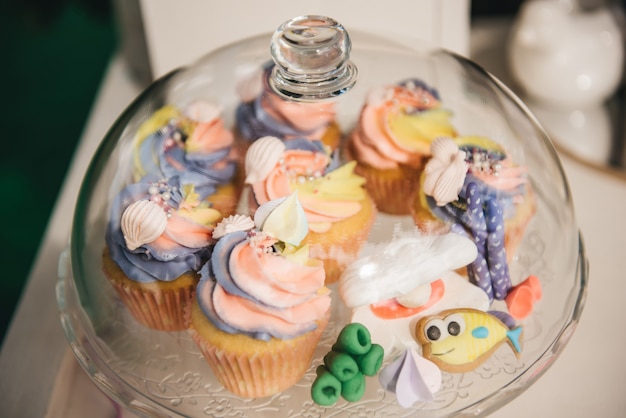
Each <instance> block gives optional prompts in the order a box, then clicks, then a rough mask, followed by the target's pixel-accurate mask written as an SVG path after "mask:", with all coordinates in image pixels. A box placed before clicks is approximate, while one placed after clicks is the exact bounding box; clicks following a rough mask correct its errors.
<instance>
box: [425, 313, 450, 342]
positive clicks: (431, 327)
mask: <svg viewBox="0 0 626 418" xmlns="http://www.w3.org/2000/svg"><path fill="white" fill-rule="evenodd" d="M446 329H447V328H446V324H445V323H444V322H443V321H442V320H441V319H438V318H436V319H432V320H430V321H428V322H427V323H426V326H425V327H424V333H425V334H426V338H427V339H428V340H429V341H439V340H441V339H443V338H446V337H447V336H448V332H447V331H446Z"/></svg>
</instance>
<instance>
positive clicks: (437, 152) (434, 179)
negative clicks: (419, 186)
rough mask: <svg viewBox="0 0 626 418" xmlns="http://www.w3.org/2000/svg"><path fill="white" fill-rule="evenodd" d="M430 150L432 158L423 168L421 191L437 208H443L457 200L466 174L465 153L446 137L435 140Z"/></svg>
mask: <svg viewBox="0 0 626 418" xmlns="http://www.w3.org/2000/svg"><path fill="white" fill-rule="evenodd" d="M430 150H431V153H432V155H433V157H432V158H431V159H430V160H429V161H428V163H426V167H425V168H424V176H425V177H424V185H423V190H424V193H425V194H427V195H428V196H432V197H433V199H435V202H436V203H437V205H438V206H443V205H445V204H447V203H450V202H454V201H455V200H457V199H458V198H459V192H460V191H461V188H462V187H463V182H464V181H465V176H466V174H467V164H466V163H465V151H461V150H459V147H458V146H457V145H456V144H455V143H454V140H453V139H452V138H447V137H440V138H437V139H435V140H434V141H433V142H432V144H431V147H430Z"/></svg>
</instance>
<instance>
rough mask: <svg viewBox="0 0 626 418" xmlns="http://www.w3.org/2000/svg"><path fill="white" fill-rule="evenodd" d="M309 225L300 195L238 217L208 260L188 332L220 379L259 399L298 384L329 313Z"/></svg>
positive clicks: (221, 232)
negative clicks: (308, 241) (307, 238)
mask: <svg viewBox="0 0 626 418" xmlns="http://www.w3.org/2000/svg"><path fill="white" fill-rule="evenodd" d="M307 231H308V227H307V222H306V217H305V216H304V212H303V210H302V206H301V205H300V203H299V202H298V199H297V197H296V193H294V194H292V195H290V196H289V197H288V198H286V199H281V200H279V201H272V202H269V203H268V204H266V205H264V206H261V208H259V210H258V211H257V214H256V215H255V219H254V221H252V219H251V218H250V217H247V216H243V215H234V216H231V217H228V218H226V219H225V220H223V221H222V222H221V223H220V224H219V225H218V226H217V228H216V229H215V237H216V238H217V237H219V239H218V240H217V243H216V245H215V248H214V251H213V256H212V257H211V260H210V261H209V262H208V263H207V264H205V265H204V267H203V268H202V270H201V272H200V275H201V278H200V282H199V283H198V286H197V292H196V298H195V300H194V303H193V305H192V307H191V312H190V318H191V328H190V332H191V335H192V337H193V340H194V341H195V342H196V343H197V344H198V346H199V347H200V349H201V351H202V354H203V355H204V357H205V358H206V360H207V362H208V363H209V366H210V367H211V369H212V370H213V373H214V374H215V376H216V378H217V379H218V381H219V382H220V383H221V384H223V385H224V387H225V388H226V389H227V390H228V391H230V392H232V393H233V394H235V395H238V396H241V397H245V398H259V397H265V396H270V395H273V394H275V393H278V392H281V391H283V390H285V389H287V388H289V387H291V386H293V385H294V384H296V383H297V382H298V381H299V380H300V379H301V378H302V376H303V375H304V373H305V372H306V371H307V369H308V368H309V367H310V364H311V360H312V357H313V353H314V350H315V348H316V346H317V343H318V341H319V338H320V336H321V334H322V333H323V331H324V329H325V327H326V325H327V323H328V320H329V317H330V302H331V300H330V296H329V290H328V289H327V288H326V287H324V268H323V264H322V262H321V261H319V260H314V259H311V258H309V254H308V246H307V245H306V244H302V242H303V238H304V237H305V235H306V233H307Z"/></svg>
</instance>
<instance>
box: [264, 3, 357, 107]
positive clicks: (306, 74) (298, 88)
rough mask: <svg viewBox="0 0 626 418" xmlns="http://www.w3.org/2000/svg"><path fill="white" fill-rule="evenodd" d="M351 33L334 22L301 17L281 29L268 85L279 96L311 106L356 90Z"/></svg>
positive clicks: (274, 42)
mask: <svg viewBox="0 0 626 418" xmlns="http://www.w3.org/2000/svg"><path fill="white" fill-rule="evenodd" d="M351 47H352V44H351V41H350V37H349V36H348V33H347V32H346V30H345V29H344V27H343V26H341V25H340V24H339V23H337V22H336V21H335V20H334V19H331V18H329V17H325V16H315V15H314V16H300V17H296V18H294V19H291V20H289V21H287V22H285V23H283V24H282V25H280V26H279V27H278V28H277V29H276V31H275V32H274V35H273V36H272V43H271V47H270V51H271V54H272V58H273V60H274V63H275V64H276V65H275V66H274V68H273V70H272V73H271V75H270V79H269V84H270V86H271V88H272V89H273V90H274V91H275V92H276V93H277V94H279V95H281V96H283V97H286V98H289V99H292V100H297V101H303V102H310V101H319V100H325V99H330V98H334V97H337V96H339V95H341V94H343V93H345V92H347V91H348V90H350V88H352V86H354V84H355V83H356V79H357V74H358V72H357V68H356V66H355V65H354V64H353V63H352V62H351V61H350V59H349V58H350V49H351Z"/></svg>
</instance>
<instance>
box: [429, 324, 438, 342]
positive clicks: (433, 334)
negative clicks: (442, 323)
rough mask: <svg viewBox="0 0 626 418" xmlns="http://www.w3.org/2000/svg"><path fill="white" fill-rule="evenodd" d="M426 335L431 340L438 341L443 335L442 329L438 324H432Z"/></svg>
mask: <svg viewBox="0 0 626 418" xmlns="http://www.w3.org/2000/svg"><path fill="white" fill-rule="evenodd" d="M426 336H427V337H428V339H429V340H431V341H437V340H438V339H439V337H441V330H440V329H439V327H438V326H437V325H431V326H429V327H428V329H427V330H426Z"/></svg>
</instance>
